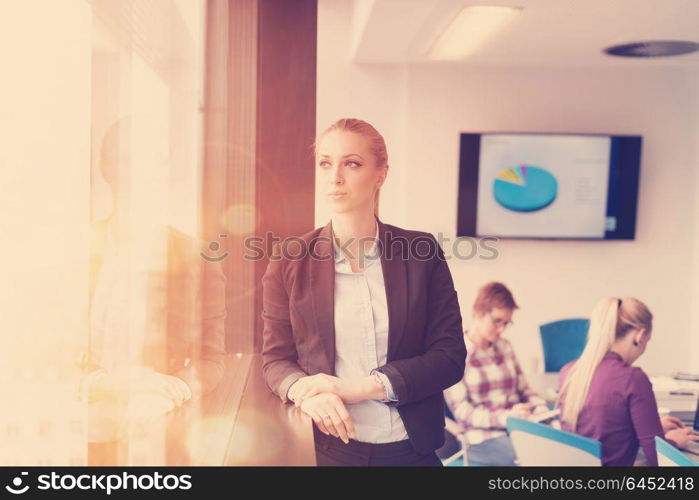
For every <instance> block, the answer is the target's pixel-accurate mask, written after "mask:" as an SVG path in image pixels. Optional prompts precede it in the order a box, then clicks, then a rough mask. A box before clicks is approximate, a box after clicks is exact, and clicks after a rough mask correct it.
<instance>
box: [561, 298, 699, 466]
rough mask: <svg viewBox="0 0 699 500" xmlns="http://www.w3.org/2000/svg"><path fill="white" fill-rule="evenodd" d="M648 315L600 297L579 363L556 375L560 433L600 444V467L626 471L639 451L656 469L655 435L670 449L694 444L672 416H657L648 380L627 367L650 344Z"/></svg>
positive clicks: (629, 302) (629, 301) (631, 304)
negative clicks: (667, 444)
mask: <svg viewBox="0 0 699 500" xmlns="http://www.w3.org/2000/svg"><path fill="white" fill-rule="evenodd" d="M652 329H653V315H652V314H651V312H650V311H649V310H648V308H647V307H646V305H645V304H643V302H641V301H640V300H637V299H634V298H631V297H625V298H623V299H621V298H606V299H603V300H602V301H600V302H599V303H598V304H597V305H596V306H595V308H594V310H593V311H592V317H591V318H590V330H589V333H588V342H587V346H586V347H585V350H584V351H583V353H582V355H581V356H580V359H579V360H577V361H573V362H571V363H568V364H567V365H566V366H564V367H563V369H562V370H561V375H560V379H559V381H560V382H561V383H562V384H561V391H560V393H561V396H560V399H559V404H560V407H561V422H562V428H563V429H565V430H568V431H572V432H576V433H578V434H582V435H584V436H587V437H589V438H592V439H596V440H598V441H600V442H601V443H602V465H607V466H631V465H633V464H634V462H635V459H636V455H637V453H638V449H639V447H640V448H642V449H643V454H644V456H645V459H646V462H647V464H648V465H651V466H657V465H658V458H657V454H656V451H655V436H661V437H663V436H664V437H665V439H667V440H668V441H671V442H672V443H673V444H674V445H676V446H683V445H685V444H686V443H688V442H689V441H691V440H699V436H696V435H692V431H691V429H688V428H686V427H685V426H684V424H682V422H681V421H680V420H679V419H676V418H675V417H663V418H662V419H661V418H660V417H659V416H658V407H657V404H656V401H655V396H654V394H653V387H652V385H651V382H650V380H649V379H648V376H647V375H646V374H645V373H644V372H643V370H641V369H640V368H638V367H633V366H632V365H633V363H634V361H636V360H637V359H638V358H639V357H640V356H641V355H642V354H643V353H644V352H645V350H646V347H647V345H648V342H650V339H651V332H652Z"/></svg>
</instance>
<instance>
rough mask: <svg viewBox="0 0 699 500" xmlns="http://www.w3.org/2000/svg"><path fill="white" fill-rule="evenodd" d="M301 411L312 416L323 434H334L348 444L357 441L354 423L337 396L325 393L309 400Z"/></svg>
mask: <svg viewBox="0 0 699 500" xmlns="http://www.w3.org/2000/svg"><path fill="white" fill-rule="evenodd" d="M301 411H303V412H304V413H305V414H307V415H308V416H310V417H311V418H312V419H313V422H314V423H315V425H316V426H317V427H318V429H319V430H320V431H321V432H322V433H323V434H326V435H327V434H332V435H333V436H335V437H339V438H340V439H342V441H343V442H344V443H345V444H347V443H349V438H352V439H355V430H354V423H353V422H352V418H351V417H350V415H349V413H348V412H347V408H345V405H344V403H343V402H342V399H340V396H338V395H337V394H330V393H323V394H318V395H316V396H313V397H310V398H307V399H305V400H304V401H303V403H302V404H301Z"/></svg>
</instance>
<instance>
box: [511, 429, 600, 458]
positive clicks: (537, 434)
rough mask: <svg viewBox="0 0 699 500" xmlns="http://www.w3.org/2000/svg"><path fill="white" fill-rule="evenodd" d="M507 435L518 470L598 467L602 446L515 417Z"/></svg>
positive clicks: (582, 437) (597, 442)
mask: <svg viewBox="0 0 699 500" xmlns="http://www.w3.org/2000/svg"><path fill="white" fill-rule="evenodd" d="M507 431H508V432H509V434H510V439H511V440H512V446H513V447H514V449H515V453H516V454H517V464H518V465H520V466H525V467H530V466H551V465H556V466H600V465H602V443H600V442H599V441H595V440H594V439H590V438H586V437H584V436H579V435H577V434H573V433H571V432H566V431H562V430H559V429H554V428H553V427H549V426H548V425H544V424H540V423H538V422H532V421H531V420H524V419H521V418H516V417H509V418H508V419H507Z"/></svg>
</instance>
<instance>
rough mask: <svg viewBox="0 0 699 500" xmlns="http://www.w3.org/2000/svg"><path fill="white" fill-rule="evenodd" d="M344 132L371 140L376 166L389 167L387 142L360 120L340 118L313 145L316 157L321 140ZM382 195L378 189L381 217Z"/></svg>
mask: <svg viewBox="0 0 699 500" xmlns="http://www.w3.org/2000/svg"><path fill="white" fill-rule="evenodd" d="M333 131H342V132H355V133H357V134H361V135H363V136H364V137H366V138H367V139H369V143H370V148H371V152H372V153H373V155H374V158H375V159H376V166H377V167H382V166H384V165H385V166H386V167H388V152H387V151H386V141H384V138H383V136H382V135H381V134H380V133H379V131H378V130H376V129H375V128H374V127H373V126H372V125H371V124H369V123H367V122H365V121H364V120H360V119H358V118H340V119H339V120H337V121H336V122H335V123H333V124H332V125H330V126H329V127H328V128H326V129H325V130H324V131H323V132H322V133H321V134H320V135H319V136H318V137H317V138H316V141H315V143H314V144H313V150H314V151H315V155H316V156H318V144H320V140H321V139H322V138H323V137H324V136H325V134H327V133H328V132H333ZM380 194H381V188H380V187H379V188H377V190H376V194H375V195H374V215H376V217H378V216H379V195H380Z"/></svg>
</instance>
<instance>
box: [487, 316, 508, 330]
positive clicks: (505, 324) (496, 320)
mask: <svg viewBox="0 0 699 500" xmlns="http://www.w3.org/2000/svg"><path fill="white" fill-rule="evenodd" d="M488 316H489V317H490V321H491V322H492V323H493V326H495V327H497V328H500V327H503V329H507V328H509V327H511V326H512V325H514V322H512V321H503V320H502V319H500V318H493V314H492V313H488Z"/></svg>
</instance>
